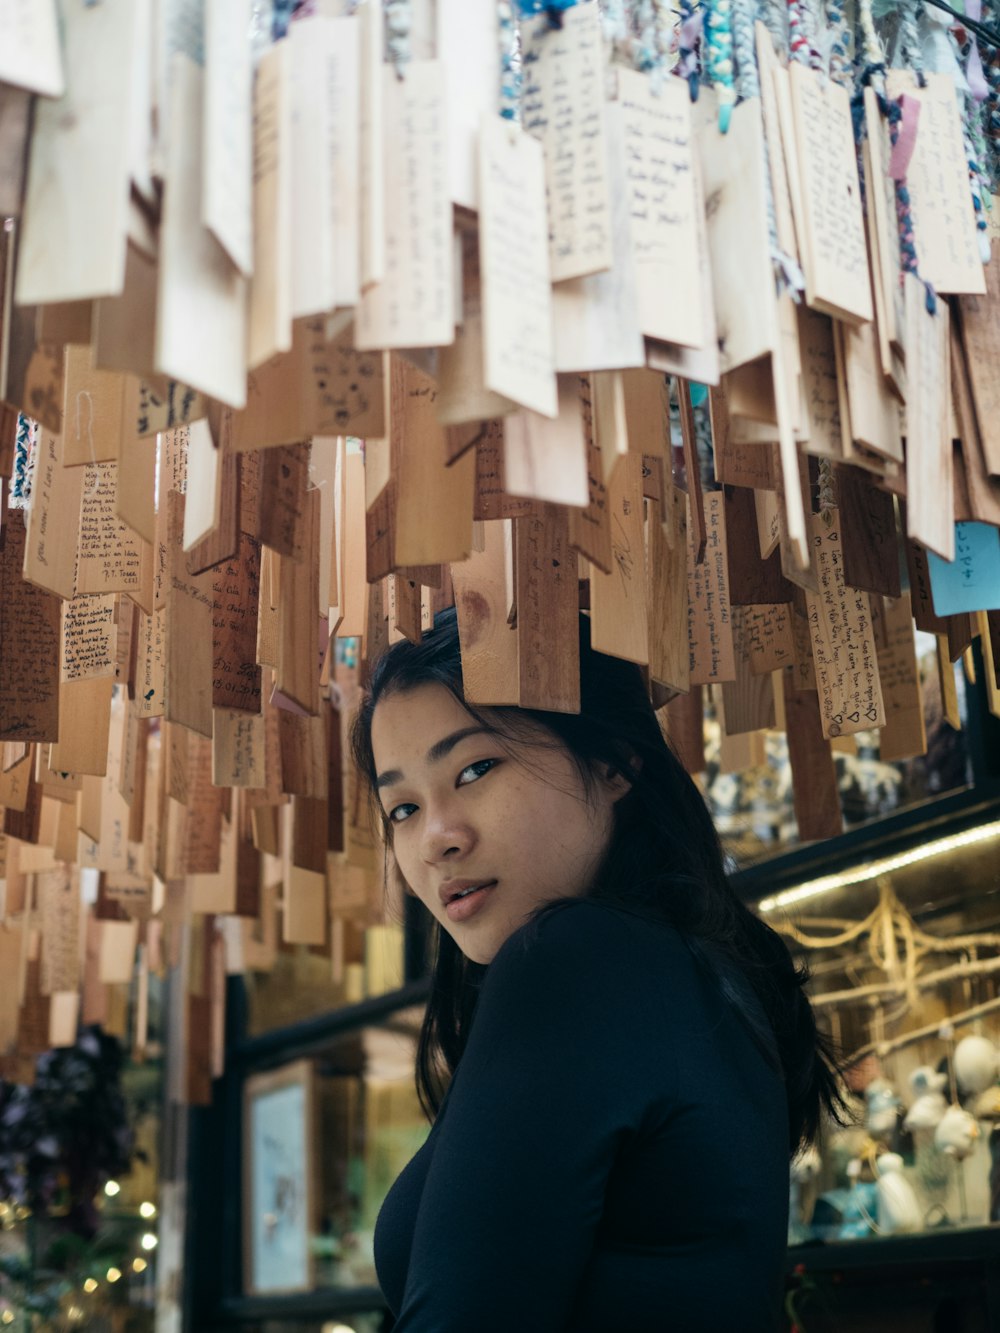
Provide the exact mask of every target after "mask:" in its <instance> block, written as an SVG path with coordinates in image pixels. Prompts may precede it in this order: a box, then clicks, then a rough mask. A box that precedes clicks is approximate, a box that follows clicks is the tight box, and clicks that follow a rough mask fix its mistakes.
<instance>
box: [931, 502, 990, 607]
mask: <svg viewBox="0 0 1000 1333" xmlns="http://www.w3.org/2000/svg"><path fill="white" fill-rule="evenodd" d="M927 563H928V566H929V568H930V575H931V600H932V601H933V603H934V611H935V613H936V614H937V615H939V616H957V615H961V614H962V613H963V612H965V611H996V610H998V609H1000V529H998V528H994V527H992V526H991V525H990V524H989V523H956V524H955V559H954V560H942V559H941V557H940V556H939V555H935V554H934V552H933V551H928V552H927Z"/></svg>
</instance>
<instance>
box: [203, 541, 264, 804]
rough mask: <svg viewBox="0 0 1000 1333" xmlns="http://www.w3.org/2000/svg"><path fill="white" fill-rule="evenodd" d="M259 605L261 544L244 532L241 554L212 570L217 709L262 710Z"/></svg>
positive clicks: (213, 688) (214, 686) (213, 686)
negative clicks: (258, 629)
mask: <svg viewBox="0 0 1000 1333" xmlns="http://www.w3.org/2000/svg"><path fill="white" fill-rule="evenodd" d="M259 604H260V543H259V542H258V541H256V540H255V539H254V538H253V537H249V536H247V534H246V533H241V534H240V545H239V550H238V551H237V554H236V556H235V558H234V559H232V560H226V561H223V562H222V564H220V565H217V566H216V567H215V569H214V570H213V572H212V704H213V707H215V708H222V709H229V710H232V709H236V710H239V711H242V712H249V713H259V712H260V706H261V704H260V700H261V670H260V665H259V663H258V662H257V660H256V652H257V617H258V609H259ZM248 785H250V786H255V785H257V784H255V783H250V784H248Z"/></svg>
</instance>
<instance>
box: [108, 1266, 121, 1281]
mask: <svg viewBox="0 0 1000 1333" xmlns="http://www.w3.org/2000/svg"><path fill="white" fill-rule="evenodd" d="M121 1275H122V1270H121V1269H120V1268H109V1269H108V1281H109V1282H117V1281H118V1279H119V1278H120V1277H121Z"/></svg>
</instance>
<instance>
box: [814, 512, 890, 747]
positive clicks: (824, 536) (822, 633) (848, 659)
mask: <svg viewBox="0 0 1000 1333" xmlns="http://www.w3.org/2000/svg"><path fill="white" fill-rule="evenodd" d="M812 526H813V540H814V542H815V544H816V550H817V563H818V569H819V592H818V593H814V592H807V593H806V603H807V605H808V608H809V625H810V630H811V634H812V654H813V662H814V664H815V668H816V686H817V692H818V694H819V704H820V716H821V720H822V726H823V735H824V736H826V737H827V738H829V737H831V736H846V735H851V734H853V733H854V732H857V731H866V730H869V729H870V728H872V727H880V726H881V725H882V724H883V722H884V720H885V706H884V703H883V700H882V690H881V685H880V683H879V671H878V660H877V657H876V653H875V639H874V634H873V631H872V615H871V605H870V602H869V598H868V594H867V593H866V592H863V591H862V590H861V589H858V588H851V587H848V586H847V584H846V582H845V580H844V562H843V549H842V543H841V538H840V522H839V515H838V514H837V512H836V511H833V518H832V522H831V523H830V525H829V526H827V523H826V521H825V519H824V517H823V515H822V514H814V515H813V522H812Z"/></svg>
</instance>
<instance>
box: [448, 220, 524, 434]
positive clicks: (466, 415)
mask: <svg viewBox="0 0 1000 1333" xmlns="http://www.w3.org/2000/svg"><path fill="white" fill-rule="evenodd" d="M459 244H460V246H461V250H462V321H461V323H460V324H459V326H458V328H457V329H456V330H455V341H454V342H453V343H452V344H451V346H450V347H442V348H441V351H440V353H439V354H438V376H437V381H438V387H437V399H436V406H437V414H438V420H439V421H440V422H441V423H442V425H445V426H452V425H461V424H464V423H466V422H473V421H483V420H488V419H489V418H491V417H499V416H503V415H504V414H505V413H507V412H513V411H514V410H515V408H516V406H517V404H516V403H513V402H511V400H510V399H509V398H504V397H503V396H502V395H501V394H498V393H494V392H493V391H492V390H491V389H487V387H486V385H485V384H484V382H483V370H484V366H483V302H482V289H481V283H480V276H479V236H478V232H477V231H476V230H474V229H473V228H471V227H470V228H465V229H463V230H462V231H461V232H460V234H459Z"/></svg>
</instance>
